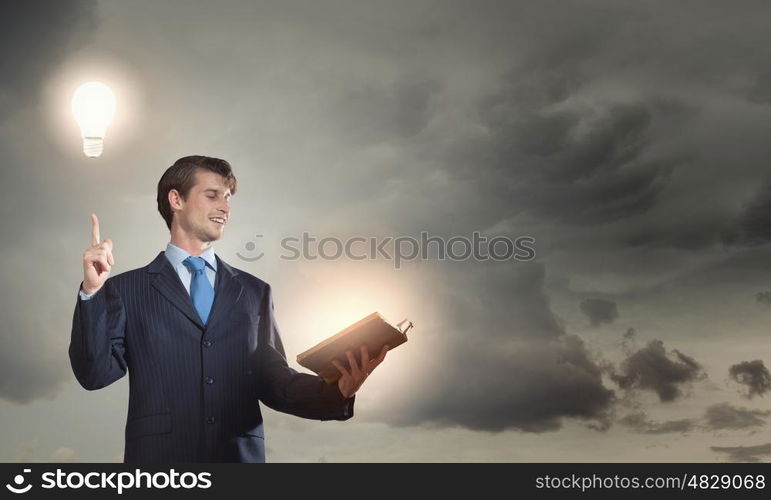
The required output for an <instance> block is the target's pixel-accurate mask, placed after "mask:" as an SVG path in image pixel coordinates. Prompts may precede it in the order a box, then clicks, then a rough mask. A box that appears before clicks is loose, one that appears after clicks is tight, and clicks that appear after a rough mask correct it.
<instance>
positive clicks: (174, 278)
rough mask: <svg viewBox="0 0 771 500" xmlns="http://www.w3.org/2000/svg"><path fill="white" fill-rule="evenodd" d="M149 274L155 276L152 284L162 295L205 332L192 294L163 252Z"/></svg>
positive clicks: (152, 264) (150, 267)
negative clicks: (186, 288)
mask: <svg viewBox="0 0 771 500" xmlns="http://www.w3.org/2000/svg"><path fill="white" fill-rule="evenodd" d="M148 272H149V273H150V274H152V275H153V277H152V279H151V283H152V285H153V287H155V289H156V290H158V291H159V292H160V293H161V295H163V296H164V297H166V299H168V301H169V302H171V303H172V304H173V305H174V307H176V308H177V309H179V310H180V311H181V312H182V314H184V315H185V316H187V317H188V318H189V319H190V321H192V322H193V323H195V324H196V325H197V326H198V328H200V329H201V330H203V323H201V318H200V317H199V316H198V311H196V310H195V307H194V306H193V301H192V300H191V299H190V294H188V293H187V290H185V285H183V284H182V281H181V280H180V279H179V275H178V274H177V272H176V271H175V270H174V268H172V267H171V263H170V262H169V259H167V258H166V255H165V254H164V253H163V252H161V253H159V254H158V256H157V257H156V258H155V260H154V261H152V262H151V263H150V265H149V266H148Z"/></svg>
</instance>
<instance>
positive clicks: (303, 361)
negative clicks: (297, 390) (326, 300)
mask: <svg viewBox="0 0 771 500" xmlns="http://www.w3.org/2000/svg"><path fill="white" fill-rule="evenodd" d="M404 323H408V325H407V327H406V328H404V329H403V330H402V329H401V325H403V324H404ZM410 328H412V322H410V321H408V320H406V319H405V320H403V321H400V322H399V323H397V324H396V326H393V325H391V324H390V323H389V322H388V321H386V320H385V319H384V318H383V317H382V316H381V315H380V314H379V313H377V312H373V313H372V314H370V315H369V316H367V317H365V318H362V319H360V320H359V321H357V322H356V323H354V324H352V325H351V326H349V327H347V328H345V329H343V330H342V331H340V332H339V333H337V334H335V335H333V336H331V337H329V338H328V339H326V340H324V341H322V342H320V343H319V344H316V345H315V346H313V347H311V348H310V349H308V350H307V351H305V352H303V353H302V354H299V355H298V356H297V362H298V363H299V364H300V365H301V366H304V367H305V368H308V369H309V370H311V371H313V372H315V373H317V374H319V375H320V376H321V377H322V378H323V379H324V380H325V381H326V382H327V383H329V384H331V383H333V382H336V381H337V379H339V378H340V371H339V370H338V369H337V368H335V365H333V364H332V360H333V359H337V360H338V361H339V362H340V363H341V364H342V365H343V366H345V367H348V365H349V363H348V357H347V356H346V355H345V351H348V350H350V351H352V352H353V355H354V356H355V357H356V362H357V363H361V350H360V348H361V346H362V345H365V344H366V345H367V349H368V350H369V356H370V359H372V358H375V357H377V355H378V354H380V350H381V349H382V348H383V346H384V345H386V344H388V350H389V351H391V350H393V349H394V347H396V346H398V345H401V344H403V343H405V342H407V335H406V334H407V331H408V330H409V329H410Z"/></svg>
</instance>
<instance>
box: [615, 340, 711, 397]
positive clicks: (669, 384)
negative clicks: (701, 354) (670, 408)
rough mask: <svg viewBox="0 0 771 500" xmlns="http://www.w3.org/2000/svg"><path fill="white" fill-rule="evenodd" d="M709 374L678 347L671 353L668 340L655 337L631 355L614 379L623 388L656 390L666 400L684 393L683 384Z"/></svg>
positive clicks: (622, 364)
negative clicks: (666, 342)
mask: <svg viewBox="0 0 771 500" xmlns="http://www.w3.org/2000/svg"><path fill="white" fill-rule="evenodd" d="M704 376H706V375H705V373H704V371H703V370H702V367H701V365H700V364H699V363H697V362H696V360H694V359H693V358H691V357H689V356H686V355H685V354H683V353H681V352H680V351H678V350H676V349H675V350H674V351H672V352H671V353H667V351H666V349H665V348H664V342H662V341H661V340H653V341H651V342H650V343H648V345H647V346H645V347H643V348H641V349H639V350H637V351H635V352H633V353H632V354H630V355H629V356H628V357H627V358H626V359H625V360H624V361H623V362H622V363H621V366H620V369H619V371H617V372H615V373H613V374H612V375H611V378H612V379H613V381H615V382H616V383H617V384H618V385H619V386H620V387H621V388H622V389H625V390H633V389H641V390H652V391H655V392H656V394H658V396H659V399H660V400H661V401H663V402H668V401H674V400H675V399H677V398H678V397H680V396H681V395H682V391H681V386H682V385H683V384H686V383H689V382H693V381H695V380H698V379H700V378H702V377H704Z"/></svg>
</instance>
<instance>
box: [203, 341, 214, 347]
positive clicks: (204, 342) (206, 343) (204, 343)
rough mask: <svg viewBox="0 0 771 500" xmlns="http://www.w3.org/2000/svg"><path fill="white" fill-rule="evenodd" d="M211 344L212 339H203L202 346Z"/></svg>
mask: <svg viewBox="0 0 771 500" xmlns="http://www.w3.org/2000/svg"><path fill="white" fill-rule="evenodd" d="M211 344H212V341H211V340H209V339H206V340H204V341H203V346H204V347H211Z"/></svg>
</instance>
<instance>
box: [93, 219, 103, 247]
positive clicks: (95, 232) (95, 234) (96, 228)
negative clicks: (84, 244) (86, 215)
mask: <svg viewBox="0 0 771 500" xmlns="http://www.w3.org/2000/svg"><path fill="white" fill-rule="evenodd" d="M100 241H101V240H100V239H99V219H98V218H97V217H96V214H91V246H96V245H98V244H99V242H100Z"/></svg>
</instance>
